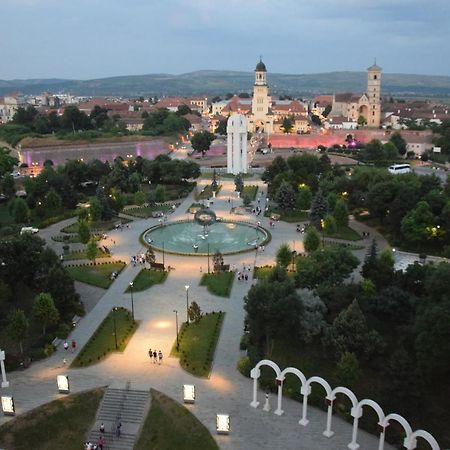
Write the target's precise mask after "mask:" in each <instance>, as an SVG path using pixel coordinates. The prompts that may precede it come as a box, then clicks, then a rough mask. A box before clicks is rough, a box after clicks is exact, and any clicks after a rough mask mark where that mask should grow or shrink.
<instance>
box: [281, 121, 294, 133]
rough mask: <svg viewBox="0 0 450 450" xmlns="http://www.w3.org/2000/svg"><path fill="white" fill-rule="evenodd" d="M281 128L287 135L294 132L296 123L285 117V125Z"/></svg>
mask: <svg viewBox="0 0 450 450" xmlns="http://www.w3.org/2000/svg"><path fill="white" fill-rule="evenodd" d="M281 128H283V131H284V132H285V133H286V134H287V133H290V132H291V131H292V128H294V121H293V119H292V117H285V118H284V119H283V123H282V125H281Z"/></svg>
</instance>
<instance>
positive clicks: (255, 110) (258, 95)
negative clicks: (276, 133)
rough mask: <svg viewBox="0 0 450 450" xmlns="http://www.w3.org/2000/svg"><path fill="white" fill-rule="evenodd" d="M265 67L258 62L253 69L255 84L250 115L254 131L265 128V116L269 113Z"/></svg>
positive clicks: (269, 100) (269, 102) (269, 101)
mask: <svg viewBox="0 0 450 450" xmlns="http://www.w3.org/2000/svg"><path fill="white" fill-rule="evenodd" d="M266 75H267V69H266V65H265V64H264V63H263V62H262V60H260V61H259V63H258V64H257V65H256V68H255V84H254V86H253V99H252V115H253V122H254V124H255V129H256V128H258V129H260V130H262V131H264V129H265V128H266V126H265V125H266V121H267V114H268V113H269V109H270V104H271V99H270V96H269V86H267V79H266Z"/></svg>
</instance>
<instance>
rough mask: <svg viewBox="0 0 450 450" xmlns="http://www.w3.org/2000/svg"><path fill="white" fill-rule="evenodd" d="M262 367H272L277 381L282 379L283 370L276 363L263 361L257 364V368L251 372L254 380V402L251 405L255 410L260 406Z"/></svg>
mask: <svg viewBox="0 0 450 450" xmlns="http://www.w3.org/2000/svg"><path fill="white" fill-rule="evenodd" d="M261 366H269V367H271V368H272V369H273V370H274V371H275V374H276V379H278V378H279V377H280V374H281V370H280V368H279V367H278V364H276V363H274V362H273V361H271V360H270V359H262V360H261V361H259V363H258V364H256V366H255V367H253V369H252V370H251V371H250V377H251V378H253V400H252V402H251V403H250V406H253V408H257V407H258V405H259V402H258V378H259V377H260V376H261V370H260V367H261Z"/></svg>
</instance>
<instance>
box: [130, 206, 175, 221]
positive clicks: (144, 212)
mask: <svg viewBox="0 0 450 450" xmlns="http://www.w3.org/2000/svg"><path fill="white" fill-rule="evenodd" d="M171 209H172V207H171V206H170V205H158V206H157V205H155V206H139V207H136V208H128V209H125V210H124V211H123V213H124V214H128V215H130V216H134V217H140V218H143V219H147V218H149V217H152V213H153V212H155V211H161V212H163V213H165V212H167V211H170V210H171Z"/></svg>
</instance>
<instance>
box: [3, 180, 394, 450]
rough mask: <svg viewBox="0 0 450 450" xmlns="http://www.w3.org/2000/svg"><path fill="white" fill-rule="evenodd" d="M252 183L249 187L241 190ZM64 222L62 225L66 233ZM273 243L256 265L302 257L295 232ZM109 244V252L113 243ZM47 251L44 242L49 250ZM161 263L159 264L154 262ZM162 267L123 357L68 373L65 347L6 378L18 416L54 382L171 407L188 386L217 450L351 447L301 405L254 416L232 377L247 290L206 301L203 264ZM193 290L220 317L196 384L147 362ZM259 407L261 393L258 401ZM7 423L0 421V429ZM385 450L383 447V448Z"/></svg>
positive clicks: (107, 297) (244, 390)
mask: <svg viewBox="0 0 450 450" xmlns="http://www.w3.org/2000/svg"><path fill="white" fill-rule="evenodd" d="M221 182H222V183H223V185H224V186H223V188H222V190H221V192H220V195H219V197H218V198H217V199H215V200H214V205H213V208H214V209H215V210H216V211H218V212H219V215H222V216H227V217H228V216H230V217H231V216H232V215H231V214H230V213H229V209H230V204H228V198H229V197H230V196H233V197H234V198H235V199H236V194H235V193H234V192H233V189H234V184H233V181H232V180H230V181H228V180H222V181H221ZM247 182H248V181H247ZM248 183H252V184H259V185H260V187H261V188H262V189H263V190H264V191H265V189H266V188H265V186H264V185H263V184H262V182H261V181H259V180H258V181H251V182H248ZM192 202H193V194H191V195H190V196H188V198H186V199H185V200H184V201H183V202H182V204H181V205H180V206H179V207H178V208H177V211H175V213H174V214H173V217H171V219H172V218H173V219H179V218H182V217H186V216H188V214H186V213H185V211H186V210H187V209H188V207H189V206H190V204H191V203H192ZM233 217H234V218H235V219H236V220H250V221H254V222H255V223H256V222H257V221H258V220H260V221H261V223H262V226H265V227H266V228H269V227H268V221H269V219H267V218H264V217H262V216H259V217H258V218H255V216H253V217H250V216H249V215H247V216H233ZM66 223H68V221H65V223H64V224H66ZM155 223H157V220H156V219H147V220H137V221H135V222H132V223H131V224H130V228H124V229H123V231H112V232H111V233H110V239H111V244H110V243H108V246H110V247H111V248H112V251H113V257H114V259H121V260H123V261H127V262H128V261H129V260H130V255H135V254H138V253H141V252H143V251H144V249H143V248H142V245H141V244H140V242H139V240H138V237H139V235H140V233H141V232H143V231H144V230H145V229H147V228H148V227H149V226H151V225H153V224H155ZM60 228H62V226H61V224H59V225H58V226H54V227H50V228H49V229H48V231H47V230H44V231H42V232H41V233H40V234H41V235H43V236H44V237H45V238H47V239H48V238H49V237H50V235H51V233H54V234H55V233H56V232H57V231H59V229H60ZM270 231H271V233H272V236H273V239H272V242H271V243H270V244H269V245H268V246H267V247H266V250H265V251H264V252H260V253H258V255H257V265H264V264H273V261H274V255H275V252H276V250H277V249H278V247H279V246H280V244H281V243H283V242H287V243H289V244H294V245H295V248H296V250H297V251H301V250H303V247H302V245H303V244H302V241H301V235H300V234H299V233H296V231H295V224H287V223H283V222H280V223H277V224H276V227H275V228H274V229H270ZM113 240H114V241H115V244H112V241H113ZM49 242H50V241H49ZM158 259H160V258H158ZM165 259H166V265H170V266H172V267H175V270H173V271H171V272H170V275H169V277H168V278H167V280H166V282H165V283H164V284H162V285H156V286H153V287H152V288H151V289H149V290H146V291H143V292H135V293H134V306H135V317H136V319H137V320H139V321H140V322H141V323H140V326H139V327H138V329H137V331H136V333H135V334H134V336H133V338H132V339H131V341H130V343H129V344H128V346H127V348H126V350H125V351H124V352H123V353H117V354H112V355H110V356H109V357H108V358H106V359H105V360H104V361H102V362H101V363H99V364H96V365H93V366H90V367H88V368H83V369H68V368H67V367H65V366H64V364H63V359H64V358H67V359H68V362H70V361H71V360H72V359H73V357H74V355H73V354H72V353H70V352H67V351H65V350H64V349H63V348H62V346H60V348H58V349H57V351H56V352H55V354H54V355H52V356H51V357H50V358H48V359H46V360H44V361H41V362H37V363H34V364H33V365H32V366H31V367H30V368H29V369H27V370H26V371H24V372H13V373H10V374H8V379H9V381H10V386H11V387H10V388H8V389H4V390H2V394H3V393H8V394H11V395H13V396H14V398H15V402H16V407H17V413H18V414H20V413H22V412H25V411H27V410H30V409H31V408H34V407H36V406H39V405H41V404H43V403H46V402H49V401H51V400H53V399H55V398H58V397H59V394H58V393H57V389H56V375H58V374H62V373H64V374H68V375H69V377H70V382H71V390H72V392H78V391H82V390H86V389H90V388H93V387H96V386H103V385H110V386H111V387H117V388H123V387H124V386H125V384H126V382H127V381H130V382H131V389H143V390H148V389H149V388H150V387H152V388H155V389H158V390H160V391H162V392H164V393H165V394H167V395H169V396H171V397H172V398H174V399H176V400H178V401H181V386H182V384H184V383H189V384H195V385H196V388H197V400H196V403H195V405H190V406H188V408H189V409H190V411H191V412H192V413H194V414H195V415H196V416H197V417H198V418H199V419H200V421H201V422H202V423H203V424H204V425H205V426H206V427H207V428H208V429H209V431H210V432H211V434H212V435H213V436H215V438H216V440H217V442H218V444H219V446H220V448H222V449H230V450H241V449H242V450H244V449H245V450H253V449H254V450H260V449H275V448H277V449H283V450H291V449H292V450H294V449H296V450H301V449H303V450H314V449H323V450H338V449H346V448H347V445H348V443H349V442H350V440H351V433H352V429H351V425H350V424H348V423H345V422H344V421H342V420H341V419H339V418H338V417H334V418H333V427H332V428H333V430H334V431H335V436H333V437H332V438H330V439H327V438H326V437H324V436H323V435H322V432H323V431H324V430H325V424H326V413H325V412H323V411H321V410H319V409H316V408H312V407H311V408H309V419H310V424H309V425H308V426H307V427H302V426H300V425H299V424H298V421H299V419H300V417H301V404H300V403H298V402H295V401H293V400H290V399H288V398H284V399H283V409H284V410H285V414H284V415H283V416H281V417H278V416H276V415H274V414H273V412H272V411H273V410H274V409H275V402H276V399H275V397H274V396H271V406H272V410H271V412H269V413H267V412H264V411H263V410H262V409H261V407H260V408H259V409H256V410H255V409H253V408H251V407H250V405H249V404H250V402H251V400H252V381H251V380H250V379H247V378H245V377H243V376H242V375H241V374H240V373H239V372H238V371H237V370H236V364H237V361H238V359H239V357H240V356H241V355H240V352H239V341H240V338H241V335H242V331H243V322H244V311H243V298H244V296H245V295H246V293H247V291H248V289H249V287H250V285H251V281H249V282H248V283H246V282H238V281H235V283H234V285H233V288H232V292H231V296H230V298H219V297H216V296H214V295H211V294H209V293H208V292H207V290H206V288H204V287H201V286H199V285H198V283H199V281H200V277H201V273H200V267H201V266H202V267H203V268H206V266H207V262H206V257H201V256H198V257H182V256H176V255H170V254H166V257H165ZM225 262H226V263H227V264H228V263H230V264H235V265H236V267H237V268H238V269H239V268H240V267H241V265H242V264H243V263H244V264H246V265H251V266H252V267H253V265H254V262H255V252H249V253H244V254H239V255H233V256H226V257H225ZM140 269H141V268H140V267H139V266H137V267H133V266H132V265H130V264H129V265H127V267H126V268H125V269H124V270H123V271H122V273H121V274H120V275H119V277H118V278H117V280H115V281H114V283H113V284H112V285H111V287H110V288H109V289H108V290H107V291H105V293H104V295H103V296H102V298H101V299H100V300H99V302H98V303H97V304H96V305H95V306H94V307H93V309H92V310H91V311H90V312H89V313H88V314H87V315H86V316H85V317H84V318H83V319H82V320H81V321H80V322H79V324H78V325H77V327H76V328H75V329H74V331H73V332H72V334H71V335H70V339H75V340H76V341H77V343H78V348H81V347H82V346H83V345H84V344H85V343H86V342H87V340H88V339H89V337H90V336H91V335H92V333H93V332H94V331H95V329H96V328H97V326H98V325H99V323H100V322H101V321H102V320H103V318H104V317H105V316H106V315H107V314H108V312H109V311H110V310H111V308H112V307H113V306H116V305H117V306H125V307H127V308H130V295H129V294H124V291H125V289H126V288H127V286H128V284H129V282H130V281H132V280H133V279H134V277H135V276H136V275H137V274H138V272H139V271H140ZM186 284H189V285H190V286H191V287H190V290H189V299H190V300H191V301H192V300H196V301H197V302H198V303H199V305H200V307H201V308H202V310H203V311H205V312H207V311H212V310H222V311H225V312H226V315H225V320H224V322H223V326H222V332H221V335H220V338H219V342H218V345H217V348H216V353H215V360H214V366H213V370H212V373H211V376H210V378H209V379H199V378H195V377H193V376H191V375H190V374H188V373H186V372H184V371H183V370H182V369H181V368H180V367H179V364H178V359H176V358H170V357H167V356H166V357H165V358H164V363H163V365H161V366H159V365H154V364H152V363H151V362H150V361H149V358H148V355H147V351H148V348H149V347H151V348H152V349H155V348H156V349H158V350H159V349H161V350H162V352H163V354H164V355H169V353H170V349H171V347H172V344H173V342H174V340H175V315H174V313H173V310H174V309H177V310H178V312H179V315H180V319H181V321H182V320H184V318H185V317H184V315H185V310H186V297H185V295H186V293H185V288H184V286H185V285H186ZM259 395H260V401H261V400H262V396H263V394H262V393H259ZM216 413H228V414H230V416H231V427H232V430H231V434H230V435H229V436H216V433H215V415H216ZM6 420H9V418H7V417H0V423H3V422H5V421H6ZM358 436H359V437H358V442H359V443H360V444H361V448H363V449H364V450H372V449H373V450H375V449H377V448H378V438H377V437H376V436H372V435H369V434H367V433H365V432H363V431H360V432H359V434H358ZM385 448H389V446H387V445H386V447H385Z"/></svg>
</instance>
